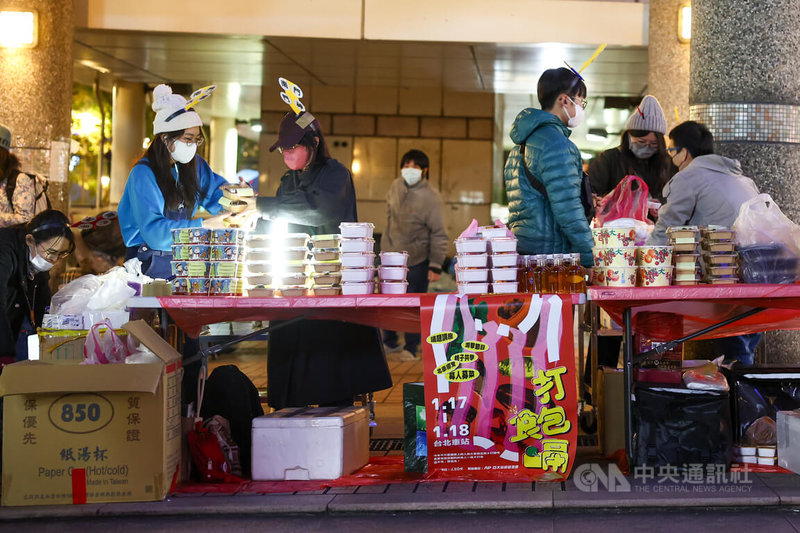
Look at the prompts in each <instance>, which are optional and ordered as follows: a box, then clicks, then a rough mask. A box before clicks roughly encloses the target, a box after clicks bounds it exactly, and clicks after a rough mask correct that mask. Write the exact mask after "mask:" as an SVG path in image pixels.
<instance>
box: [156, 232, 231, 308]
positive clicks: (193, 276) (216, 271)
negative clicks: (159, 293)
mask: <svg viewBox="0 0 800 533" xmlns="http://www.w3.org/2000/svg"><path fill="white" fill-rule="evenodd" d="M243 241H244V231H243V230H240V229H232V228H224V229H209V228H181V229H174V230H172V243H173V245H172V262H171V267H172V275H173V276H174V278H173V279H172V293H173V294H178V295H185V294H189V295H194V296H208V295H212V296H239V295H241V294H242V289H243V285H242V275H243V273H244V264H243V262H242V261H243V259H244V246H243V244H244V243H243Z"/></svg>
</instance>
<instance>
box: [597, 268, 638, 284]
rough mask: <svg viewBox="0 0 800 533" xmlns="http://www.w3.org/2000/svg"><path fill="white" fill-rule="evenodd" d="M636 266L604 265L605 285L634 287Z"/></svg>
mask: <svg viewBox="0 0 800 533" xmlns="http://www.w3.org/2000/svg"><path fill="white" fill-rule="evenodd" d="M637 270H638V269H637V268H636V267H605V269H604V271H605V279H606V283H605V285H606V286H607V287H635V286H636V271H637Z"/></svg>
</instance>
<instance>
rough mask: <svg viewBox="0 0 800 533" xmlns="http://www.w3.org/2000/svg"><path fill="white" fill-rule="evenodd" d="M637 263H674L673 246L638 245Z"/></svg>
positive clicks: (644, 264)
mask: <svg viewBox="0 0 800 533" xmlns="http://www.w3.org/2000/svg"><path fill="white" fill-rule="evenodd" d="M636 264H638V265H639V266H643V267H658V266H671V265H672V246H637V247H636Z"/></svg>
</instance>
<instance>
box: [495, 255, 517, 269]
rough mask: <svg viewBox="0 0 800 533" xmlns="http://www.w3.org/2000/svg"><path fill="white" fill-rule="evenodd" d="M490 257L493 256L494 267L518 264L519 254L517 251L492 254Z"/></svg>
mask: <svg viewBox="0 0 800 533" xmlns="http://www.w3.org/2000/svg"><path fill="white" fill-rule="evenodd" d="M489 257H490V258H491V265H492V266H493V267H513V266H517V257H518V254H516V253H506V254H492V255H490V256H489Z"/></svg>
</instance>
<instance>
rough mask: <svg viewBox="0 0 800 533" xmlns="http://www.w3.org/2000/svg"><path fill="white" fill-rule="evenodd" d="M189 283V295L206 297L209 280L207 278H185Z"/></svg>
mask: <svg viewBox="0 0 800 533" xmlns="http://www.w3.org/2000/svg"><path fill="white" fill-rule="evenodd" d="M186 279H187V281H188V283H189V294H191V295H192V296H208V291H209V290H211V280H210V279H208V278H186Z"/></svg>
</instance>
